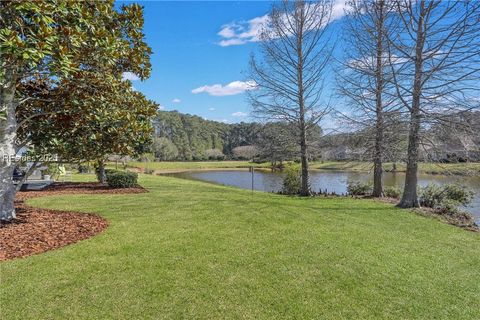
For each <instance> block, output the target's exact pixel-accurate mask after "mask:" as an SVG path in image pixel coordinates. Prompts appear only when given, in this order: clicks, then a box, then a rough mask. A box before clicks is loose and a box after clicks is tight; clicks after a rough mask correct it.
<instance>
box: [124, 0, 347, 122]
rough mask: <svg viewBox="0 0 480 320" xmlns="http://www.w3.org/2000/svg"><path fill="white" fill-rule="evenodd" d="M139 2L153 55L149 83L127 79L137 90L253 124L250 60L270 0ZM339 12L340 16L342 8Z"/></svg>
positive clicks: (166, 103)
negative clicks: (249, 102)
mask: <svg viewBox="0 0 480 320" xmlns="http://www.w3.org/2000/svg"><path fill="white" fill-rule="evenodd" d="M340 1H342V0H340ZM135 2H137V3H139V4H141V5H143V6H144V17H145V26H144V33H145V35H146V42H147V43H148V45H149V46H150V47H151V48H152V49H153V54H152V56H151V62H152V74H151V77H150V78H149V79H147V80H145V81H140V80H137V79H136V77H135V75H132V74H126V75H125V77H126V78H129V79H130V80H132V83H133V86H134V88H135V89H136V90H138V91H140V92H142V93H144V94H145V95H146V96H147V98H149V99H151V100H154V101H156V102H157V103H158V104H160V106H161V108H162V109H163V110H178V111H180V112H183V113H189V114H195V115H198V116H201V117H202V118H205V119H208V120H215V121H222V122H227V123H234V122H241V121H252V118H251V117H250V112H251V108H250V106H249V104H248V102H247V100H246V96H245V90H249V88H251V86H249V85H248V84H249V83H248V81H249V79H248V77H247V71H248V61H249V57H250V54H251V53H252V52H253V51H255V49H256V48H257V46H258V43H257V42H256V41H257V38H256V36H257V35H258V31H259V30H260V28H261V24H262V22H263V21H264V20H265V18H266V15H267V14H268V12H269V11H270V9H271V2H269V1H211V2H206V1H188V2H187V1H176V2H173V1H172V2H171V1H145V2H143V1H135ZM342 2H344V1H342ZM122 3H125V2H118V3H117V4H119V5H120V4H122ZM126 3H127V4H128V3H129V2H126ZM335 10H336V13H335V12H334V15H336V16H337V17H338V18H340V17H341V13H342V12H343V9H342V8H341V7H340V6H338V7H337V8H335Z"/></svg>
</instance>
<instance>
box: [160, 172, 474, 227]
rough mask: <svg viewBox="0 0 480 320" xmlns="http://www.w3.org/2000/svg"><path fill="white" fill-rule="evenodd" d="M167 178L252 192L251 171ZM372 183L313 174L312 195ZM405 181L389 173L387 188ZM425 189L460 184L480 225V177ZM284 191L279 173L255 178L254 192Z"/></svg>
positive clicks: (434, 178)
mask: <svg viewBox="0 0 480 320" xmlns="http://www.w3.org/2000/svg"><path fill="white" fill-rule="evenodd" d="M167 175H170V176H175V177H178V178H185V179H193V180H202V181H208V182H213V183H217V184H222V185H227V186H234V187H238V188H242V189H249V190H250V189H252V173H251V172H248V171H234V170H222V171H189V172H182V173H169V174H167ZM371 180H372V174H370V173H366V172H345V171H312V172H311V173H310V184H311V188H312V191H315V192H318V191H320V190H322V191H325V190H327V191H328V192H335V193H336V194H346V192H347V185H348V183H349V182H356V181H361V182H368V181H371ZM404 180H405V174H404V173H400V172H398V173H392V172H386V173H385V174H384V184H385V185H386V186H397V187H400V188H403V184H404ZM418 181H419V184H420V185H421V186H425V185H427V184H429V183H437V184H446V183H459V184H461V185H464V186H466V187H467V188H469V189H470V190H473V191H474V192H475V198H474V200H473V202H472V204H471V205H470V206H469V207H467V208H465V209H466V210H467V211H469V212H471V213H472V214H473V215H474V216H475V217H476V220H477V222H480V177H463V176H441V175H422V174H420V175H419V176H418ZM281 187H282V174H281V173H278V172H265V171H256V172H255V173H254V175H253V189H255V190H259V191H265V192H277V191H279V190H280V189H281Z"/></svg>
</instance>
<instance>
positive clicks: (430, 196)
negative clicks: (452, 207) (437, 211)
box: [420, 184, 473, 208]
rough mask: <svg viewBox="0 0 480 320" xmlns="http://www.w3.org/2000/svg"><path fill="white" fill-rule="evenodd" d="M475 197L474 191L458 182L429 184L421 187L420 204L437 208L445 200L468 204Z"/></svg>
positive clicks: (457, 203)
mask: <svg viewBox="0 0 480 320" xmlns="http://www.w3.org/2000/svg"><path fill="white" fill-rule="evenodd" d="M472 199H473V192H472V191H470V190H468V189H467V188H465V187H464V186H459V185H456V184H446V185H443V186H439V185H436V184H429V185H427V186H425V187H423V188H420V205H422V206H424V207H429V208H435V207H438V206H440V205H442V203H444V202H445V201H450V202H452V203H453V202H454V203H455V204H456V206H459V205H467V204H469V203H470V202H471V201H472Z"/></svg>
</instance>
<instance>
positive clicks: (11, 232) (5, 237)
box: [0, 183, 147, 261]
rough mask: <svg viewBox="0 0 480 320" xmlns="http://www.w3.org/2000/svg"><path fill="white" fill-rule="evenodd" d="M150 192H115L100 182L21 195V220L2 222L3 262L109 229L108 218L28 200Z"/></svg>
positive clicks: (17, 205)
mask: <svg viewBox="0 0 480 320" xmlns="http://www.w3.org/2000/svg"><path fill="white" fill-rule="evenodd" d="M144 192H147V190H145V189H144V188H142V187H140V186H138V187H134V188H127V189H112V188H109V187H108V186H106V185H102V184H99V183H56V184H53V185H51V186H49V187H48V188H46V189H44V190H42V191H26V192H19V193H17V196H16V198H15V208H16V211H17V218H16V219H14V220H13V221H11V222H8V223H6V222H0V261H2V260H9V259H14V258H20V257H25V256H30V255H33V254H38V253H42V252H45V251H49V250H53V249H56V248H60V247H63V246H66V245H68V244H71V243H75V242H78V241H80V240H84V239H88V238H90V237H93V236H94V235H96V234H99V233H100V232H102V231H103V230H105V229H106V228H107V227H108V222H107V220H105V219H104V218H102V217H100V216H97V215H95V214H90V213H80V212H69V211H60V210H49V209H39V208H33V207H30V206H27V205H26V204H25V200H27V199H31V198H35V197H42V196H50V195H64V194H133V193H144Z"/></svg>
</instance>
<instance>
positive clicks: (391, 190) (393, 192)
mask: <svg viewBox="0 0 480 320" xmlns="http://www.w3.org/2000/svg"><path fill="white" fill-rule="evenodd" d="M383 194H384V195H385V197H388V198H395V199H398V198H400V195H401V194H402V191H401V190H400V188H398V187H385V188H383Z"/></svg>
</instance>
